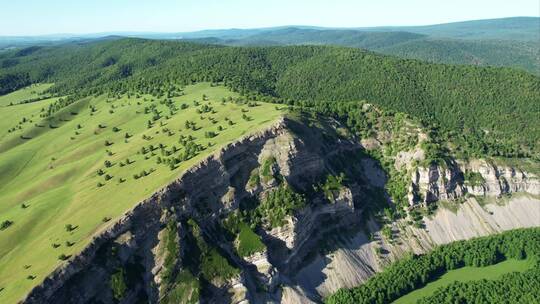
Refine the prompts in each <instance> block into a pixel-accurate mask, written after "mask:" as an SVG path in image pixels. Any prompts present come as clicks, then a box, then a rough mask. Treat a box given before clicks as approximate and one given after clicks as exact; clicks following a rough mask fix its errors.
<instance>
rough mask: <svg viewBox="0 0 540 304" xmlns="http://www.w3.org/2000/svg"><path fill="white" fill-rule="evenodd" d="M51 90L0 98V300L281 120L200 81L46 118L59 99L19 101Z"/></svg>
mask: <svg viewBox="0 0 540 304" xmlns="http://www.w3.org/2000/svg"><path fill="white" fill-rule="evenodd" d="M50 86H51V85H50V84H42V85H34V86H33V87H31V88H26V89H22V90H19V91H17V92H14V93H12V94H9V95H4V96H0V131H1V133H0V223H2V224H4V225H6V227H3V229H2V230H0V303H15V302H16V301H18V300H20V299H21V298H22V297H23V296H24V295H25V294H26V293H28V292H29V291H30V290H31V288H32V287H33V286H35V285H37V284H39V283H40V282H41V281H42V280H43V279H44V278H45V276H46V275H47V274H48V273H50V272H51V271H53V270H54V269H55V268H56V267H58V266H60V265H61V264H62V263H65V261H64V259H66V258H68V257H70V256H73V255H75V254H77V253H78V252H80V251H81V250H82V249H83V248H84V246H85V245H86V244H87V243H88V242H89V240H90V239H91V238H92V236H93V235H95V234H96V233H98V232H99V231H100V230H103V229H105V228H106V227H107V226H109V225H111V224H112V223H113V222H114V221H115V219H117V218H119V217H120V216H122V214H124V213H125V212H126V211H127V210H129V209H130V208H132V207H133V206H134V205H135V204H136V203H138V202H140V201H141V200H144V199H145V198H147V197H149V196H150V195H151V194H152V193H153V192H155V191H156V190H158V189H160V188H162V187H163V186H165V185H166V184H167V183H168V182H170V181H172V180H174V179H175V178H177V177H178V176H179V175H181V173H182V172H183V171H185V170H186V169H188V168H189V167H191V166H192V165H194V164H195V163H197V162H198V161H200V160H201V159H202V158H204V157H205V156H207V155H209V154H211V153H213V152H215V151H217V150H219V149H220V148H221V147H222V146H223V145H226V144H227V143H230V142H232V141H235V140H237V139H239V138H240V137H242V136H243V135H246V134H248V133H250V132H253V131H256V130H258V129H261V128H264V127H266V126H268V125H270V124H271V123H273V122H274V121H275V120H276V119H277V118H278V117H280V116H281V115H282V114H283V113H282V112H281V111H280V110H277V109H276V106H275V105H272V104H265V103H256V104H253V103H251V104H244V103H235V102H234V101H231V100H229V97H231V98H234V97H237V95H236V94H235V93H233V92H230V91H229V90H227V89H226V88H224V87H222V86H211V85H210V84H207V83H201V84H196V85H192V86H187V87H185V88H184V89H183V95H182V96H176V97H172V98H171V101H170V102H169V101H167V100H168V98H160V99H158V98H155V97H152V96H133V95H132V96H121V97H120V98H108V97H107V96H104V95H102V96H98V97H89V98H86V99H82V100H80V101H77V102H75V103H73V104H71V105H69V106H67V107H64V108H62V109H59V110H57V111H55V112H54V113H53V114H52V116H50V117H49V118H48V119H45V118H43V117H40V114H43V113H44V111H45V110H42V109H47V107H48V106H49V105H51V104H54V103H55V102H56V101H57V100H58V99H59V98H49V99H44V100H37V101H33V102H28V103H24V104H18V103H19V102H21V101H25V100H32V99H35V98H36V97H37V96H38V94H39V93H40V92H41V91H43V90H46V89H47V88H48V87H50ZM203 96H204V97H203ZM10 104H11V105H10ZM45 112H46V111H45Z"/></svg>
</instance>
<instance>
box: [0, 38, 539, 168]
mask: <svg viewBox="0 0 540 304" xmlns="http://www.w3.org/2000/svg"><path fill="white" fill-rule="evenodd" d="M0 64H1V66H3V68H2V70H1V72H0V79H2V82H3V85H2V88H3V92H2V93H7V92H8V91H11V90H14V89H16V88H19V87H22V86H25V85H27V84H28V83H30V82H32V83H34V82H54V83H55V84H56V85H55V86H54V87H53V88H52V89H51V90H52V92H53V93H56V94H59V95H64V94H74V95H77V96H82V95H89V94H100V93H105V92H109V93H112V94H124V93H136V92H145V93H155V92H156V91H158V92H159V91H160V90H162V89H163V88H164V87H167V86H168V85H170V84H171V83H180V84H187V83H191V82H196V81H213V82H224V83H225V85H227V86H228V87H230V88H232V89H233V90H235V91H238V92H241V93H243V94H245V95H246V96H248V97H249V96H257V97H259V98H262V99H264V100H268V101H274V102H287V103H293V102H300V101H329V102H335V103H341V102H345V101H355V100H367V101H369V102H371V103H373V104H376V105H378V106H380V107H382V108H384V109H386V110H390V111H399V112H405V113H407V114H409V115H411V116H413V117H416V118H418V119H419V120H421V121H422V122H423V123H424V124H426V125H430V126H433V127H434V128H437V129H440V130H441V133H444V134H447V136H448V137H452V136H453V137H460V138H465V140H464V141H465V142H470V143H473V144H474V145H475V147H474V150H475V151H476V153H478V154H482V155H485V154H488V155H494V156H498V155H502V156H517V157H538V155H539V149H540V146H539V142H540V130H539V129H538V127H537V126H538V125H540V103H538V100H540V78H539V77H537V76H534V75H531V74H528V73H526V72H521V71H517V70H513V69H509V68H491V67H482V68H481V67H473V66H458V65H442V64H430V63H425V62H421V61H417V60H404V59H398V58H395V57H391V56H384V55H378V54H375V53H372V52H368V51H363V50H359V49H351V48H342V47H324V46H290V47H243V48H238V47H223V46H217V45H205V44H197V43H186V42H175V41H155V40H142V39H115V38H110V39H106V40H105V41H101V42H93V43H82V44H74V43H72V44H67V45H63V46H54V47H42V48H39V47H34V48H31V49H23V50H18V51H11V52H5V53H2V54H1V55H0Z"/></svg>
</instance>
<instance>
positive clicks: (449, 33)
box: [0, 17, 540, 75]
mask: <svg viewBox="0 0 540 304" xmlns="http://www.w3.org/2000/svg"><path fill="white" fill-rule="evenodd" d="M115 36H118V37H138V38H147V39H184V40H190V41H195V42H200V43H209V44H222V45H231V46H248V45H249V46H269V45H339V46H347V47H355V48H364V49H368V50H372V51H375V52H379V53H383V54H388V55H395V56H399V57H403V58H412V59H419V60H425V61H429V62H435V63H451V64H472V65H490V66H504V67H512V68H519V69H523V70H526V71H528V72H530V73H533V74H537V75H538V74H540V18H539V17H512V18H502V19H488V20H474V21H464V22H455V23H447V24H437V25H428V26H402V27H368V28H366V27H364V28H323V27H316V26H281V27H271V28H256V29H216V30H203V31H196V32H178V33H143V32H107V33H94V34H85V35H70V34H55V35H46V36H34V37H0V49H11V48H21V47H27V46H32V45H51V44H58V43H69V42H79V43H80V42H84V41H87V40H94V39H102V38H104V37H107V38H110V39H113V38H114V37H115Z"/></svg>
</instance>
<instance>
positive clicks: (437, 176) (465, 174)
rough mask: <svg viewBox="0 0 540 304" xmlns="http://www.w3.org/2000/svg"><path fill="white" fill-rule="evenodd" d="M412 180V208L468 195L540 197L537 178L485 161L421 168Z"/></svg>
mask: <svg viewBox="0 0 540 304" xmlns="http://www.w3.org/2000/svg"><path fill="white" fill-rule="evenodd" d="M411 179H412V185H411V188H410V191H411V195H409V203H410V204H411V205H415V204H417V203H430V202H435V201H439V200H455V199H457V198H460V197H463V196H465V195H466V194H472V195H478V196H495V197H499V196H501V195H503V194H510V193H518V192H523V193H529V194H533V195H539V194H540V179H539V178H538V176H536V175H534V174H532V173H527V172H524V171H522V170H520V169H518V168H513V167H509V166H497V165H495V164H492V163H489V162H487V161H485V160H473V161H470V162H461V163H458V162H455V163H453V164H451V165H448V166H445V167H442V166H436V165H432V166H430V167H427V168H426V167H420V168H418V169H417V170H415V171H414V172H413V174H412V177H411ZM412 192H416V193H412Z"/></svg>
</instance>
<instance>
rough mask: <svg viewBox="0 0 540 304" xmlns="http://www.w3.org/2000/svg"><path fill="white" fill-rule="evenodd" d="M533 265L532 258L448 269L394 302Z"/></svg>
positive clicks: (413, 299) (412, 300) (402, 303)
mask: <svg viewBox="0 0 540 304" xmlns="http://www.w3.org/2000/svg"><path fill="white" fill-rule="evenodd" d="M534 265H535V261H534V260H533V259H527V260H514V259H511V260H506V261H503V262H500V263H498V264H495V265H490V266H485V267H463V268H459V269H455V270H450V271H448V272H447V273H445V274H444V275H442V276H441V277H440V278H439V279H437V280H435V281H433V282H430V283H428V284H427V285H426V286H424V287H422V288H420V289H417V290H415V291H413V292H410V293H408V294H407V295H405V296H403V297H401V298H399V299H397V300H396V301H394V302H393V303H395V304H407V303H416V301H418V300H420V299H422V298H424V297H427V296H430V295H432V294H433V293H434V292H435V290H437V289H439V288H441V287H445V286H448V285H450V284H451V283H453V282H456V281H457V282H469V281H477V280H483V279H486V280H495V279H499V278H500V277H501V276H502V275H504V274H506V273H510V272H523V271H525V270H527V269H530V268H532V267H533V266H534Z"/></svg>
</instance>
